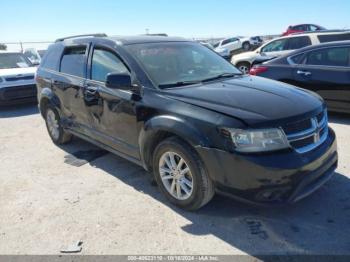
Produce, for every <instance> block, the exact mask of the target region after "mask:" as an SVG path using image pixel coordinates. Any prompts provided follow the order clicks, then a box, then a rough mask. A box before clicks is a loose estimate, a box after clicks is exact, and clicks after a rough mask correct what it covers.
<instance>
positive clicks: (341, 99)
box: [250, 41, 350, 113]
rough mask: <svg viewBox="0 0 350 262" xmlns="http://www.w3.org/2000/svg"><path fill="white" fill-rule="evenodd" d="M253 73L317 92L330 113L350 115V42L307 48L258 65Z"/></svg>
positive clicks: (253, 69)
mask: <svg viewBox="0 0 350 262" xmlns="http://www.w3.org/2000/svg"><path fill="white" fill-rule="evenodd" d="M250 73H251V74H252V75H259V76H263V77H267V78H270V79H275V80H279V81H283V82H286V83H290V84H293V85H296V86H299V87H302V88H305V89H308V90H311V91H314V92H316V93H318V94H319V95H320V96H322V97H323V98H324V99H325V100H326V102H327V105H328V108H329V110H332V111H338V112H346V113H350V41H341V42H331V43H326V44H321V45H315V46H310V47H306V48H303V49H300V50H298V51H295V52H293V53H291V54H289V55H286V56H283V57H280V58H278V59H274V60H271V61H268V62H265V63H263V64H260V65H256V66H254V67H253V68H252V69H251V70H250Z"/></svg>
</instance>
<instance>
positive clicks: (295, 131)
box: [282, 110, 328, 153]
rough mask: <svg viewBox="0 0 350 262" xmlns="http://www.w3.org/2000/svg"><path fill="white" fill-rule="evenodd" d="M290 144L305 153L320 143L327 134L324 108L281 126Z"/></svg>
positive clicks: (326, 119)
mask: <svg viewBox="0 0 350 262" xmlns="http://www.w3.org/2000/svg"><path fill="white" fill-rule="evenodd" d="M282 128H283V131H284V132H285V134H286V135H287V138H288V141H289V143H290V145H291V146H292V147H293V148H294V149H295V150H296V151H297V152H299V153H306V152H308V151H311V150H313V149H314V148H316V147H318V146H319V145H321V144H322V143H323V142H324V141H325V140H326V138H327V136H328V118H327V112H326V110H325V111H323V112H321V113H320V114H318V115H317V116H315V117H312V118H310V119H307V120H302V121H298V122H295V123H291V124H287V125H285V126H283V127H282Z"/></svg>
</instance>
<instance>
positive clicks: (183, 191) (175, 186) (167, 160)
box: [159, 152, 193, 200]
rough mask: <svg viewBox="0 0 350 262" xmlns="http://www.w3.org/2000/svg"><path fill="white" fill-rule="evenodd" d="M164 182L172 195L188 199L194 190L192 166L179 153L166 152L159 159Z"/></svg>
mask: <svg viewBox="0 0 350 262" xmlns="http://www.w3.org/2000/svg"><path fill="white" fill-rule="evenodd" d="M159 174H160V178H161V180H162V183H163V185H164V187H165V188H166V190H167V191H168V192H169V193H170V194H171V196H172V197H174V198H176V199H178V200H186V199H188V198H190V197H191V195H192V192H193V176H192V173H191V170H190V167H189V166H188V165H187V163H186V161H185V160H184V159H183V157H181V156H180V155H179V154H177V153H175V152H165V153H164V154H163V155H162V156H161V158H160V160H159Z"/></svg>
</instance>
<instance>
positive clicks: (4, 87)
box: [0, 51, 37, 105]
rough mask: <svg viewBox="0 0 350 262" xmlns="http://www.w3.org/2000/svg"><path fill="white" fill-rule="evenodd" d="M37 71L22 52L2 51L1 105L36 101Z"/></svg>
mask: <svg viewBox="0 0 350 262" xmlns="http://www.w3.org/2000/svg"><path fill="white" fill-rule="evenodd" d="M35 72H36V67H35V66H34V65H33V64H32V63H31V62H30V61H29V60H28V59H27V58H26V57H25V56H24V55H23V54H22V53H19V52H8V51H0V105H9V104H17V103H25V102H35V101H36V96H37V93H36V90H37V89H36V86H35V80H34V75H35Z"/></svg>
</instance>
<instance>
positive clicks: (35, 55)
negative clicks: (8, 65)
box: [23, 48, 41, 65]
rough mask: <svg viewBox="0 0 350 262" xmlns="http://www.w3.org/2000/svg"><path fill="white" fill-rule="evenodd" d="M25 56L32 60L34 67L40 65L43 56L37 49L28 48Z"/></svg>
mask: <svg viewBox="0 0 350 262" xmlns="http://www.w3.org/2000/svg"><path fill="white" fill-rule="evenodd" d="M23 54H24V55H25V56H26V57H27V58H28V59H29V60H30V62H31V63H32V64H33V65H39V64H40V62H41V56H40V54H39V52H38V50H36V49H35V48H27V49H25V50H24V52H23Z"/></svg>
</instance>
